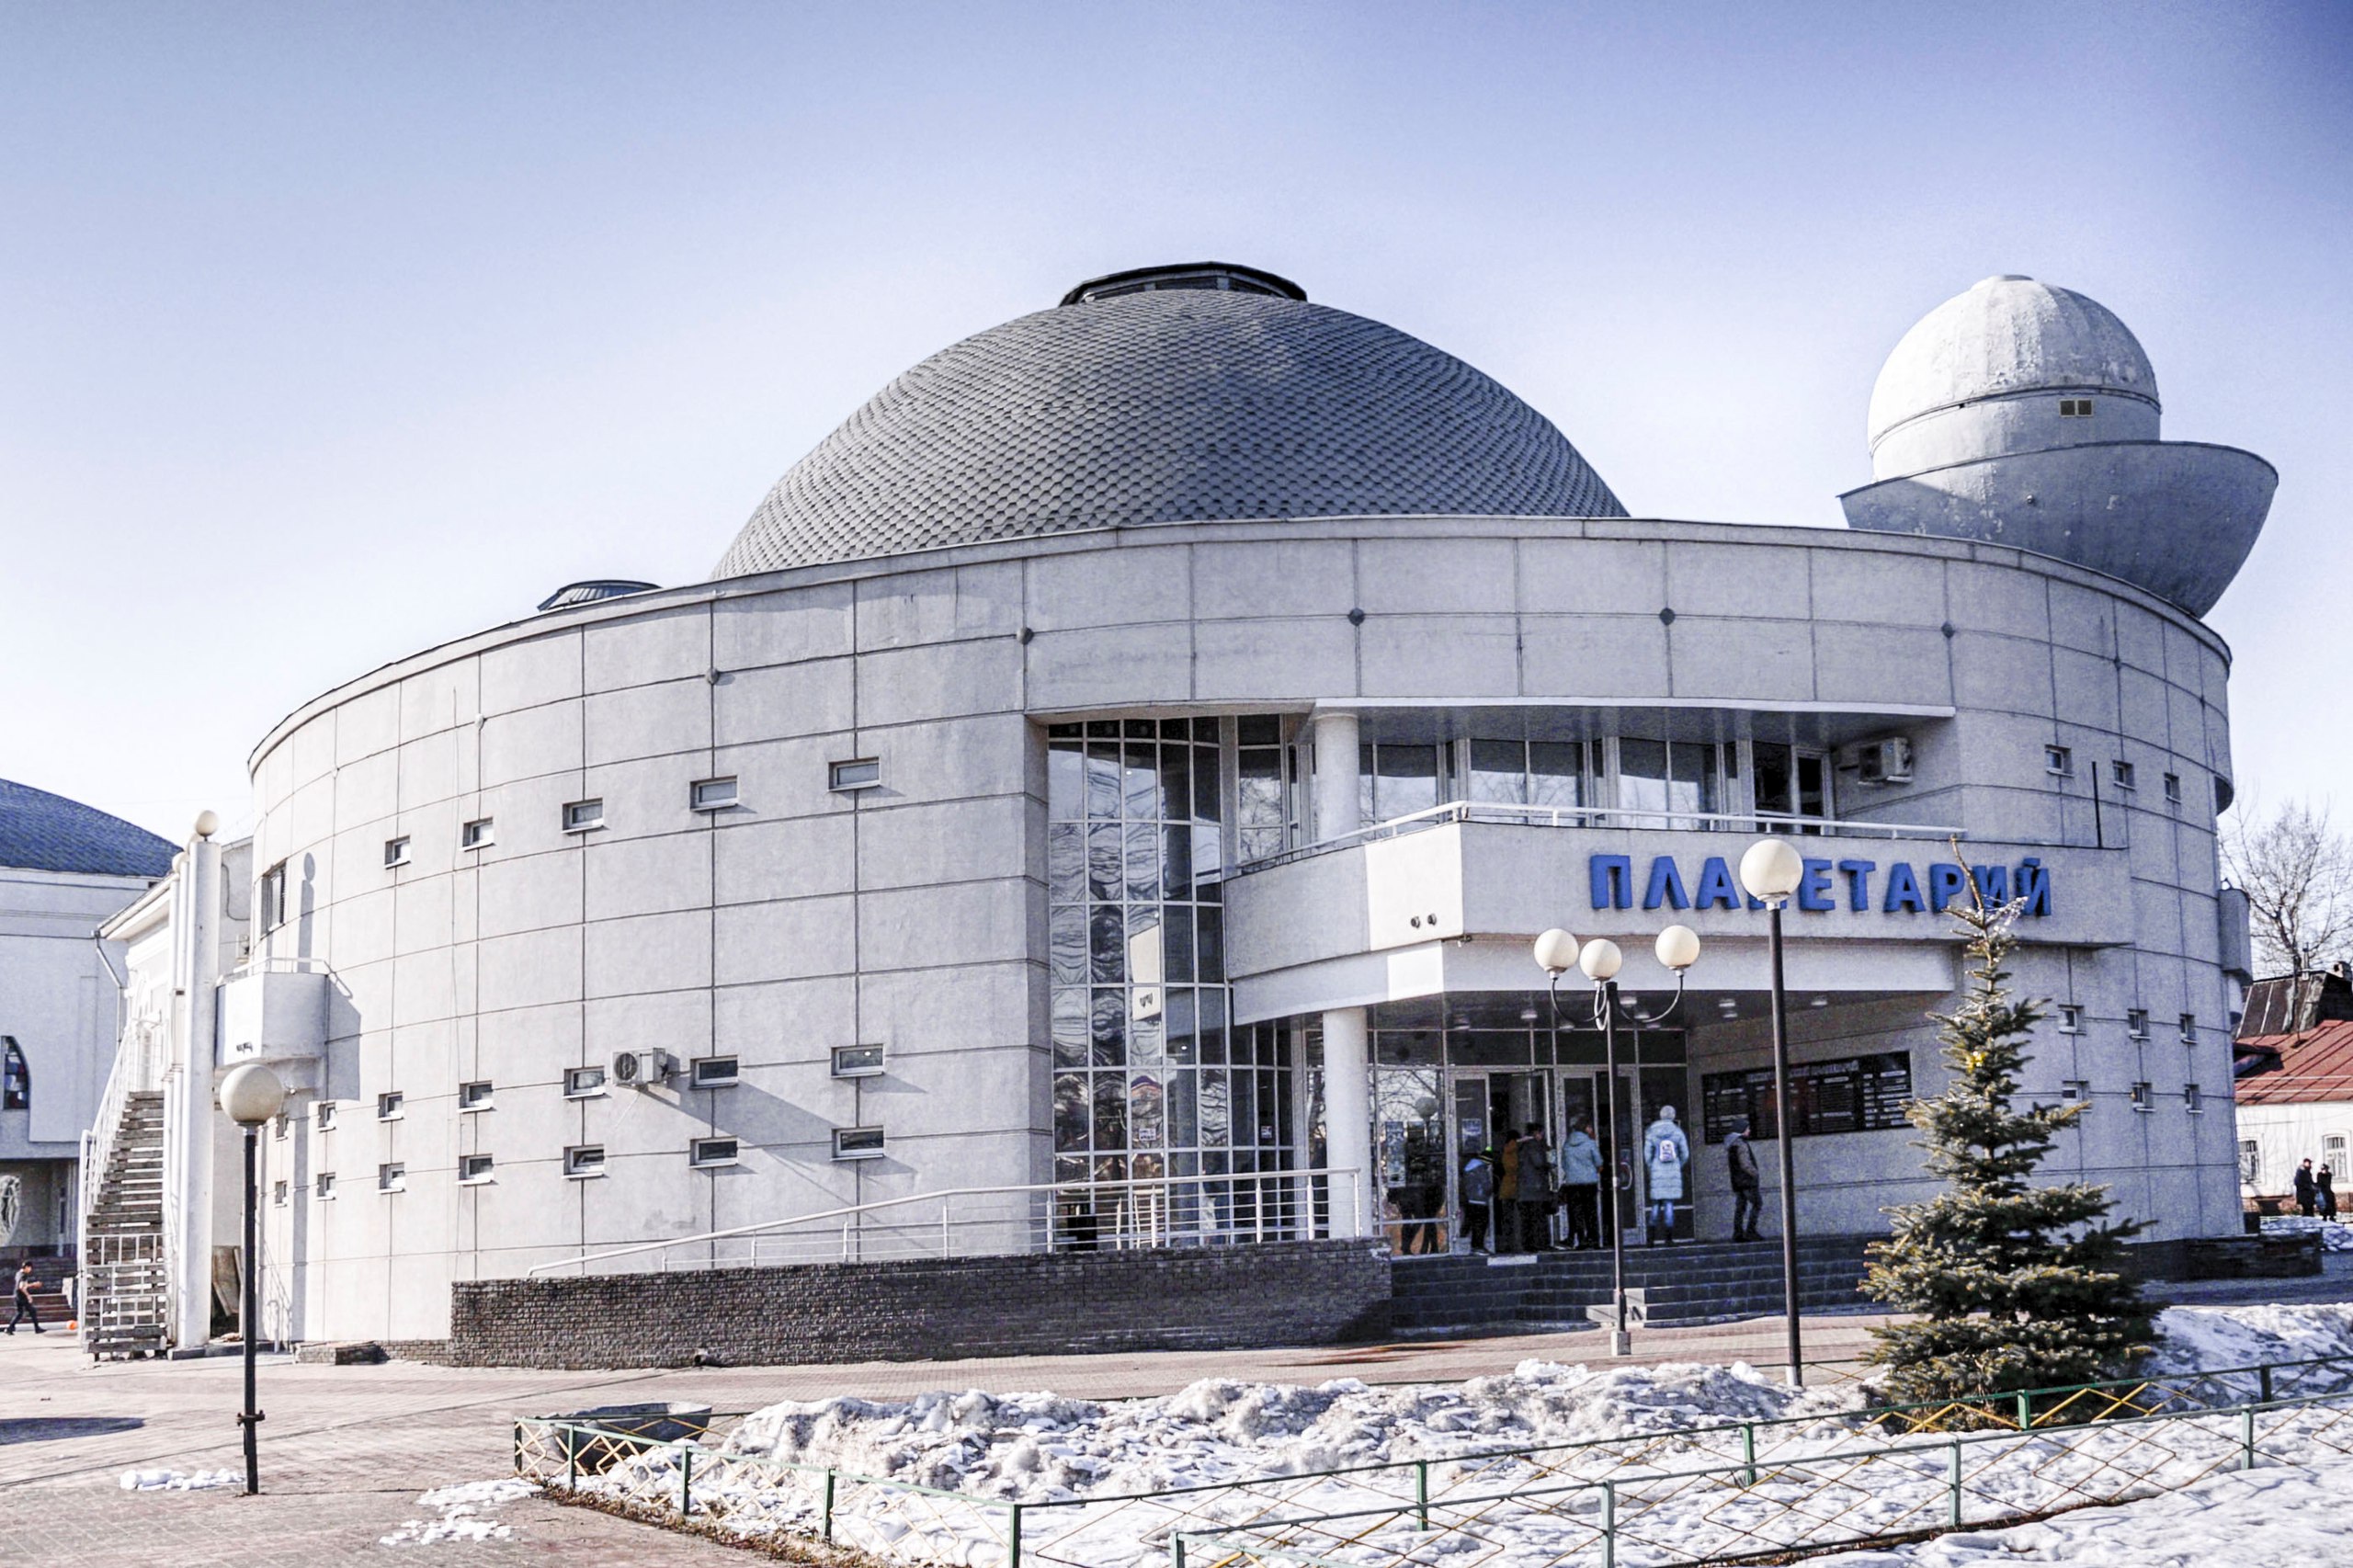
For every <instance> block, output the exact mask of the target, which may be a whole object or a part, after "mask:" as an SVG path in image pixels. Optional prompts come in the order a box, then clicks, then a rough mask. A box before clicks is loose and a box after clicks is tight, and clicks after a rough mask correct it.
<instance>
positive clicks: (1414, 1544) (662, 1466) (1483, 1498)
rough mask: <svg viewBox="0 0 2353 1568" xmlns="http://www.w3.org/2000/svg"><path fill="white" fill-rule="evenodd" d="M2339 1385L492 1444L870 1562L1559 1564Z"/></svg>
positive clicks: (621, 1496)
mask: <svg viewBox="0 0 2353 1568" xmlns="http://www.w3.org/2000/svg"><path fill="white" fill-rule="evenodd" d="M2349 1407H2353V1357H2324V1358H2313V1359H2310V1360H2303V1361H2290V1362H2274V1363H2267V1364H2262V1365H2256V1366H2250V1367H2241V1368H2232V1369H2221V1370H2216V1371H2200V1372H2187V1373H2181V1374H2168V1375H2165V1376H2160V1377H2141V1378H2122V1379H2110V1380H2107V1381H2098V1382H2091V1383H2077V1384H2068V1385H2064V1386H2062V1387H2058V1388H2052V1389H2040V1390H2029V1391H2025V1392H2004V1393H1990V1394H1984V1395H1978V1396H1974V1397H1972V1398H1966V1399H1958V1400H1938V1401H1927V1402H1922V1403H1912V1404H1904V1405H1895V1406H1881V1407H1876V1408H1858V1409H1853V1410H1848V1411H1844V1412H1828V1413H1817V1414H1813V1415H1793V1416H1782V1417H1776V1418H1767V1419H1761V1420H1746V1421H1727V1422H1719V1423H1712V1424H1707V1425H1700V1426H1687V1427H1678V1428H1673V1429H1668V1430H1663V1431H1656V1432H1648V1433H1635V1434H1628V1435H1624V1436H1620V1437H1601V1438H1592V1439H1587V1440H1586V1441H1583V1442H1577V1443H1556V1444H1550V1445H1529V1446H1521V1447H1515V1448H1489V1449H1477V1448H1472V1449H1465V1451H1463V1452H1461V1453H1458V1454H1452V1455H1438V1456H1430V1457H1426V1458H1420V1459H1412V1460H1388V1461H1380V1462H1370V1463H1366V1464H1360V1465H1355V1466H1348V1467H1342V1468H1336V1469H1329V1470H1323V1471H1300V1472H1292V1473H1285V1474H1279V1475H1258V1476H1251V1477H1245V1478H1243V1479H1239V1480H1234V1481H1230V1482H1219V1483H1204V1484H1199V1485H1194V1486H1186V1487H1174V1488H1166V1489H1163V1490H1159V1491H1150V1492H1135V1493H1128V1494H1097V1495H1088V1496H1080V1497H1071V1498H1063V1499H1057V1500H1052V1501H1038V1502H1029V1501H1016V1500H1013V1499H1005V1498H989V1497H982V1496H976V1495H973V1494H966V1493H955V1492H947V1491H942V1490H939V1489H938V1488H930V1487H925V1486H921V1485H917V1484H915V1483H906V1482H901V1481H895V1480H892V1479H890V1478H887V1477H881V1476H872V1475H865V1474H859V1473H857V1472H854V1471H845V1470H840V1469H836V1468H834V1467H829V1466H824V1465H818V1464H812V1463H806V1462H796V1461H786V1460H771V1459H766V1458H760V1457H756V1456H752V1455H747V1454H741V1453H731V1452H729V1451H728V1448H727V1445H725V1444H723V1443H722V1444H719V1445H717V1446H714V1445H713V1444H712V1443H711V1441H710V1438H709V1437H708V1435H706V1437H705V1438H704V1439H702V1440H696V1441H688V1442H672V1443H659V1442H653V1441H649V1440H647V1439H644V1438H641V1437H631V1436H628V1435H626V1434H625V1433H621V1432H616V1431H615V1430H614V1429H613V1428H612V1427H610V1426H596V1425H593V1424H583V1423H579V1422H574V1421H565V1420H563V1419H560V1418H546V1419H540V1420H527V1421H519V1422H517V1423H516V1424H515V1468H516V1472H517V1474H519V1475H523V1476H526V1477H528V1478H530V1479H533V1480H537V1481H540V1482H541V1483H544V1484H547V1485H550V1486H563V1487H566V1488H569V1489H572V1490H574V1492H576V1493H578V1494H582V1495H584V1496H595V1497H599V1498H602V1499H605V1500H608V1501H612V1502H619V1503H624V1504H629V1505H631V1506H634V1507H635V1508H637V1509H638V1510H640V1511H644V1512H650V1513H651V1514H652V1515H654V1516H655V1517H663V1518H669V1519H680V1520H686V1519H691V1520H694V1521H696V1522H698V1523H704V1524H717V1525H719V1526H721V1527H722V1528H725V1529H727V1530H729V1531H731V1532H733V1533H741V1534H745V1535H748V1536H753V1537H762V1536H772V1535H776V1534H779V1533H786V1532H802V1533H807V1534H813V1535H816V1536H819V1537H820V1538H822V1539H824V1540H827V1541H830V1542H834V1543H836V1544H842V1545H848V1546H855V1547H858V1548H860V1549H862V1550H865V1551H870V1552H871V1553H873V1554H874V1555H876V1556H878V1557H881V1558H882V1559H884V1560H886V1561H889V1562H971V1563H985V1564H995V1565H1000V1568H1040V1565H1045V1568H1128V1565H1143V1564H1151V1565H1153V1568H1157V1565H1158V1564H1160V1563H1162V1562H1172V1561H1176V1562H1190V1563H1191V1564H1193V1565H1194V1568H1202V1565H1205V1564H1244V1563H1299V1564H1307V1565H1311V1568H1406V1565H1408V1564H1419V1563H1425V1562H1443V1563H1445V1564H1447V1565H1448V1568H1458V1565H1460V1568H1479V1565H1480V1564H1483V1563H1485V1562H1490V1561H1491V1560H1493V1561H1496V1562H1501V1561H1503V1560H1504V1559H1505V1558H1506V1557H1507V1559H1508V1561H1509V1562H1510V1563H1511V1564H1512V1568H1523V1565H1527V1568H1540V1565H1543V1564H1548V1563H1552V1562H1558V1563H1561V1564H1563V1565H1564V1568H1565V1565H1566V1564H1568V1563H1570V1562H1577V1563H1580V1564H1587V1563H1592V1562H1613V1561H1614V1560H1615V1555H1616V1553H1617V1552H1618V1551H1619V1550H1620V1547H1621V1546H1622V1547H1625V1548H1628V1549H1630V1550H1631V1551H1633V1555H1635V1556H1636V1557H1638V1558H1639V1559H1640V1560H1641V1561H1643V1562H1703V1561H1714V1560H1717V1558H1718V1557H1724V1556H1732V1557H1737V1556H1739V1555H1742V1554H1744V1553H1747V1552H1762V1551H1783V1550H1792V1549H1798V1548H1803V1547H1810V1546H1813V1545H1836V1544H1845V1543H1852V1542H1854V1541H1859V1540H1875V1539H1881V1538H1882V1537H1885V1536H1888V1535H1893V1534H1899V1533H1903V1532H1904V1531H1907V1530H1916V1529H1928V1528H1949V1525H1950V1523H1951V1522H1952V1521H1953V1520H1954V1518H1955V1517H1956V1515H1955V1512H1954V1510H1955V1507H1956V1505H1955V1503H1954V1501H1953V1500H1954V1498H1955V1497H1956V1496H1958V1497H1959V1498H1960V1500H1961V1501H1960V1503H1959V1505H1958V1507H1959V1509H1960V1514H1959V1517H1960V1518H1961V1521H1962V1522H1967V1523H1979V1524H1982V1523H1985V1522H1987V1521H1988V1520H1989V1519H1992V1518H1996V1517H2021V1516H2022V1515H2023V1514H2026V1513H2033V1512H2048V1511H2051V1510H2052V1509H2054V1508H2058V1507H2065V1506H2079V1505H2081V1504H2085V1503H2090V1502H2113V1501H2119V1500H2121V1498H2123V1497H2124V1496H2127V1495H2137V1494H2138V1493H2136V1492H2134V1491H2133V1490H2132V1489H2133V1488H2135V1487H2140V1488H2143V1489H2149V1490H2154V1489H2157V1488H2160V1487H2172V1486H2177V1485H2184V1484H2187V1483H2188V1482H2189V1481H2193V1480H2196V1479H2198V1478H2199V1477H2200V1476H2202V1475H2205V1474H2211V1473H2212V1471H2214V1470H2216V1469H2226V1468H2233V1467H2234V1464H2235V1465H2236V1466H2237V1467H2240V1468H2244V1467H2245V1465H2249V1464H2252V1463H2253V1462H2255V1460H2256V1458H2258V1457H2260V1456H2261V1455H2262V1454H2263V1452H2264V1451H2265V1446H2266V1445H2267V1444H2268V1445H2269V1446H2270V1449H2272V1450H2273V1451H2280V1450H2282V1449H2287V1448H2288V1447H2289V1445H2291V1444H2293V1445H2303V1446H2304V1447H2306V1448H2311V1447H2314V1446H2317V1448H2319V1449H2325V1450H2329V1451H2347V1452H2353V1408H2349ZM720 1419H726V1418H725V1417H721V1418H720ZM2185 1422H2188V1423H2191V1424H2190V1425H2183V1423H2185ZM2197 1423H2203V1425H2197ZM1874 1433H1878V1434H1882V1435H1884V1440H1881V1441H1876V1442H1874V1441H1871V1440H1870V1438H1871V1437H1872V1435H1873V1434H1874ZM1929 1434H1935V1436H1934V1437H1929V1436H1928V1435H1929ZM1956 1478H1958V1479H1956ZM2003 1510H2007V1512H2006V1513H2005V1512H2003ZM1694 1519H1696V1520H1698V1521H1699V1522H1698V1523H1697V1524H1694V1523H1693V1522H1692V1521H1693V1520H1694ZM1842 1531H1843V1532H1845V1533H1841V1532H1842ZM1548 1547H1557V1549H1558V1550H1557V1551H1556V1552H1555V1553H1554V1554H1553V1555H1551V1556H1547V1555H1544V1551H1545V1550H1546V1549H1547V1548H1548ZM1687 1547H1688V1550H1687ZM1678 1551H1680V1552H1683V1553H1684V1554H1683V1555H1677V1552H1678ZM1701 1553H1712V1554H1714V1555H1701Z"/></svg>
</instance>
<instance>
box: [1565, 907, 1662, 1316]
mask: <svg viewBox="0 0 2353 1568" xmlns="http://www.w3.org/2000/svg"><path fill="white" fill-rule="evenodd" d="M1654 951H1655V952H1656V954H1657V955H1658V961H1659V962H1660V963H1661V964H1663V965H1665V967H1666V968H1667V969H1669V970H1671V971H1674V974H1675V994H1674V996H1673V997H1671V998H1669V999H1668V1001H1667V1004H1666V1006H1664V1007H1661V1008H1660V1009H1659V1010H1658V1011H1657V1012H1655V1013H1643V1012H1640V1011H1637V1010H1636V1009H1635V1008H1634V1007H1633V1006H1631V1005H1630V1004H1628V1003H1627V1002H1626V1001H1625V999H1624V998H1623V997H1622V996H1621V995H1620V993H1619V990H1618V971H1619V970H1620V968H1621V967H1622V966H1623V965H1624V963H1625V955H1624V954H1623V953H1621V952H1620V951H1619V950H1618V944H1617V943H1615V942H1613V941H1610V940H1609V939H1608V938H1607V937H1595V938H1594V939H1593V940H1592V941H1590V942H1587V943H1586V944H1585V945H1584V946H1583V947H1579V946H1578V945H1577V939H1576V938H1575V937H1572V936H1570V935H1569V934H1568V933H1567V932H1566V931H1563V930H1561V929H1560V928H1559V927H1557V926H1555V927H1554V928H1553V929H1552V930H1550V931H1547V932H1545V933H1544V934H1543V935H1542V936H1540V937H1537V938H1536V962H1537V965H1538V967H1539V968H1540V969H1542V970H1543V971H1544V972H1545V974H1546V975H1547V976H1548V977H1549V982H1550V984H1549V989H1550V991H1551V993H1552V1046H1553V1058H1554V1060H1556V1061H1557V1060H1558V1059H1559V1056H1560V1037H1561V976H1563V974H1566V973H1567V972H1568V971H1569V967H1570V966H1571V965H1572V964H1574V965H1575V966H1576V968H1577V970H1578V971H1580V972H1581V973H1583V974H1584V976H1585V977H1586V979H1587V980H1589V981H1591V982H1593V1022H1594V1027H1595V1028H1598V1029H1600V1030H1601V1059H1602V1071H1603V1074H1604V1081H1603V1087H1602V1095H1603V1102H1602V1103H1603V1107H1604V1109H1603V1111H1602V1115H1603V1116H1604V1117H1606V1118H1607V1119H1608V1129H1609V1142H1610V1150H1609V1156H1610V1157H1609V1187H1610V1191H1609V1203H1610V1213H1609V1292H1610V1301H1611V1302H1612V1303H1613V1305H1614V1312H1613V1314H1612V1316H1611V1319H1610V1324H1611V1326H1610V1330H1609V1353H1610V1354H1611V1355H1612V1356H1624V1355H1628V1354H1631V1351H1632V1350H1633V1335H1632V1333H1631V1330H1630V1328H1629V1327H1628V1325H1627V1322H1626V1227H1625V1224H1624V1223H1623V1216H1622V1215H1620V1213H1619V1211H1618V1196H1619V1194H1620V1193H1621V1192H1623V1191H1624V1190H1625V1186H1626V1182H1627V1180H1628V1177H1629V1176H1630V1174H1631V1173H1630V1172H1629V1171H1628V1170H1627V1167H1626V1165H1625V1163H1624V1160H1623V1157H1622V1156H1623V1154H1624V1150H1623V1149H1621V1148H1620V1147H1619V1143H1618V1020H1619V1019H1620V1017H1623V1018H1624V1019H1625V1020H1626V1022H1627V1023H1628V1024H1629V1025H1630V1026H1631V1027H1632V1028H1636V1029H1643V1028H1651V1027H1653V1026H1654V1025H1658V1024H1662V1023H1665V1021H1666V1019H1667V1017H1668V1015H1670V1014H1672V1013H1673V1012H1674V1011H1675V1009H1676V1007H1677V1006H1678V1005H1680V1004H1681V1002H1682V1000H1683V979H1684V974H1685V972H1686V971H1688V970H1689V969H1690V967H1691V966H1692V965H1693V964H1695V963H1698V962H1699V933H1698V932H1696V931H1694V930H1692V929H1691V927H1689V926H1668V927H1667V928H1666V929H1665V930H1664V931H1661V932H1660V933H1659V934H1658V942H1657V944H1656V946H1655V948H1654ZM1641 1103H1642V1095H1641V1085H1639V1084H1637V1085H1635V1104H1636V1105H1637V1106H1639V1105H1640V1104H1641Z"/></svg>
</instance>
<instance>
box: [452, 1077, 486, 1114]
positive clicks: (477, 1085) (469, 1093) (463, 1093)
mask: <svg viewBox="0 0 2353 1568" xmlns="http://www.w3.org/2000/svg"><path fill="white" fill-rule="evenodd" d="M490 1096H491V1087H490V1080H489V1079H487V1078H483V1079H478V1080H476V1081H475V1082H473V1083H471V1084H460V1085H458V1108H459V1109H460V1110H488V1109H489V1108H490Z"/></svg>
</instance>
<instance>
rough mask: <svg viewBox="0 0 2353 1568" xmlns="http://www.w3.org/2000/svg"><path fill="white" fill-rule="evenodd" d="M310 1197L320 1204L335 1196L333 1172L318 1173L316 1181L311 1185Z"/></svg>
mask: <svg viewBox="0 0 2353 1568" xmlns="http://www.w3.org/2000/svg"><path fill="white" fill-rule="evenodd" d="M311 1196H312V1197H313V1198H315V1199H318V1200H319V1201H320V1202H322V1203H324V1202H325V1201H326V1200H327V1199H330V1198H333V1197H334V1196H335V1173H334V1172H333V1171H321V1172H320V1173H319V1176H318V1179H317V1180H316V1181H314V1182H313V1183H312V1184H311Z"/></svg>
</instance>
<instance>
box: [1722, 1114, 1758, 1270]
mask: <svg viewBox="0 0 2353 1568" xmlns="http://www.w3.org/2000/svg"><path fill="white" fill-rule="evenodd" d="M1724 1165H1725V1167H1726V1171H1727V1174H1728V1175H1730V1176H1731V1177H1732V1239H1733V1240H1734V1241H1736V1242H1753V1241H1756V1239H1757V1235H1756V1221H1757V1219H1758V1217H1759V1216H1761V1215H1762V1214H1763V1213H1764V1212H1765V1198H1764V1194H1763V1192H1762V1190H1761V1188H1762V1186H1763V1183H1762V1182H1761V1181H1759V1179H1758V1177H1757V1172H1756V1150H1755V1149H1753V1148H1751V1147H1749V1143H1748V1119H1747V1118H1746V1117H1743V1118H1741V1119H1739V1120H1738V1121H1735V1122H1733V1124H1732V1131H1730V1132H1728V1133H1726V1134H1725V1135H1724Z"/></svg>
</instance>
